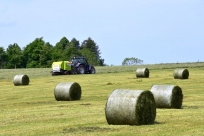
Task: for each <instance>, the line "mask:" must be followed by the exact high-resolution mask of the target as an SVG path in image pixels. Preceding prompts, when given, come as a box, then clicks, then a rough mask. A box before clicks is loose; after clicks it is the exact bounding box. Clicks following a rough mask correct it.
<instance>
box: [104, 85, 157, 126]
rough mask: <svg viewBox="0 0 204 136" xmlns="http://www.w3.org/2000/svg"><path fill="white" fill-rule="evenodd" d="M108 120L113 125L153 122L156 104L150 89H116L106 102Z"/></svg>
mask: <svg viewBox="0 0 204 136" xmlns="http://www.w3.org/2000/svg"><path fill="white" fill-rule="evenodd" d="M105 114H106V120H107V122H108V124H112V125H147V124H153V123H154V120H155V117H156V104H155V100H154V96H153V94H152V93H151V92H150V91H144V90H124V89H116V90H114V91H113V92H112V93H111V94H110V96H109V98H108V100H107V103H106V107H105Z"/></svg>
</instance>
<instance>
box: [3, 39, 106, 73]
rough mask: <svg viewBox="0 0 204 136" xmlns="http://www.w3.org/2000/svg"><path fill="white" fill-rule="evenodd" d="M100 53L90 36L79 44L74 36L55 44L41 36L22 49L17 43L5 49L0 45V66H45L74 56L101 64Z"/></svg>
mask: <svg viewBox="0 0 204 136" xmlns="http://www.w3.org/2000/svg"><path fill="white" fill-rule="evenodd" d="M100 54H101V52H100V49H99V46H98V45H97V44H96V43H95V42H94V40H92V39H91V38H90V37H89V38H88V39H87V40H84V41H83V42H82V43H81V44H80V43H79V41H78V40H77V39H75V38H72V39H71V41H69V40H68V39H67V38H66V37H63V38H62V39H61V40H60V41H59V42H57V43H56V45H55V46H53V45H51V44H50V43H49V42H45V41H44V40H43V37H41V38H36V39H35V40H34V41H33V42H31V43H30V44H28V45H26V47H24V48H23V49H21V48H20V46H19V45H18V44H17V43H14V44H10V45H9V46H8V48H7V49H6V50H5V49H4V48H3V47H0V68H8V69H11V68H47V67H51V65H52V62H54V61H62V60H71V58H72V57H74V56H83V57H85V58H87V59H88V62H89V63H90V65H94V66H103V65H105V64H104V59H102V58H101V56H100Z"/></svg>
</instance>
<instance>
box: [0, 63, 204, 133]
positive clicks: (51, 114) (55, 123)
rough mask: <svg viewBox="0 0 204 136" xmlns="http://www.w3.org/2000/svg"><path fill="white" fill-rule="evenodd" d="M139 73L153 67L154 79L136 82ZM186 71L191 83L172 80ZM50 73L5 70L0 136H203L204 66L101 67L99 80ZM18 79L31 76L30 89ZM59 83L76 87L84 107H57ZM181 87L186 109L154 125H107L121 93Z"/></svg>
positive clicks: (0, 72)
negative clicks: (109, 105)
mask: <svg viewBox="0 0 204 136" xmlns="http://www.w3.org/2000/svg"><path fill="white" fill-rule="evenodd" d="M138 67H148V68H149V70H150V77H149V78H136V76H135V70H136V68H138ZM177 67H179V68H187V69H188V70H189V73H190V76H189V79H187V80H180V79H174V78H173V71H174V69H175V68H177ZM50 71H51V69H49V68H44V69H43V68H39V69H0V93H1V95H0V100H1V102H0V135H2V136H4V135H5V136H11V135H12V136H13V135H18V136H28V135H29V136H37V135H40V136H41V135H42V136H48V135H50V136H66V135H73V136H76V135H83V136H84V135H92V136H95V135H109V136H115V135H118V136H123V135H127V136H131V135H132V136H133V135H165V136H166V135H185V136H188V135H189V136H191V135H204V131H203V130H204V127H203V126H204V117H203V113H204V63H184V64H157V65H156V64H155V65H140V66H129V67H128V66H126V67H125V66H107V67H96V71H97V73H96V74H91V75H90V74H85V75H68V76H67V75H62V76H51V74H50V73H49V72H50ZM17 74H27V75H28V76H29V78H30V83H29V85H28V86H14V85H13V78H14V76H15V75H17ZM59 82H77V83H79V84H80V86H81V88H82V97H81V99H80V100H79V101H56V100H55V98H54V88H55V86H56V85H57V84H58V83H59ZM155 84H167V85H178V86H180V87H181V88H182V91H183V95H184V99H183V105H182V109H157V115H156V119H155V124H153V125H141V126H129V125H108V123H107V121H106V118H105V104H106V101H107V99H108V97H109V95H110V93H111V92H112V91H113V90H114V89H117V88H124V89H134V90H150V88H151V86H152V85H155Z"/></svg>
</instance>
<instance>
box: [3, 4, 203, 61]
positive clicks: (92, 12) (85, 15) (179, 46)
mask: <svg viewBox="0 0 204 136" xmlns="http://www.w3.org/2000/svg"><path fill="white" fill-rule="evenodd" d="M203 5H204V0H0V46H1V47H4V49H5V50H6V49H7V47H8V45H9V44H13V43H17V44H18V45H19V46H20V47H21V48H23V47H25V46H26V45H28V44H29V43H30V42H32V41H34V40H35V38H40V37H43V40H44V41H45V42H50V43H51V44H52V45H53V46H55V44H56V43H57V42H59V41H60V39H61V38H62V37H64V36H65V37H67V39H69V40H71V39H72V38H76V39H77V40H79V41H80V43H81V42H83V41H84V40H86V39H87V38H88V37H91V38H92V39H93V40H94V41H95V42H96V43H97V45H98V46H99V49H100V50H101V57H102V58H104V59H105V64H108V65H121V64H122V61H123V60H124V59H125V58H126V57H135V58H139V59H141V60H144V64H155V63H156V64H158V63H176V62H197V61H204V57H203V56H204V55H203V52H204V8H203Z"/></svg>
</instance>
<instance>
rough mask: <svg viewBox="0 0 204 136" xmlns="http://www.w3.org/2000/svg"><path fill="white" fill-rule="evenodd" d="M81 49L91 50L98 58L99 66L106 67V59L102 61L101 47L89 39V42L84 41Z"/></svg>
mask: <svg viewBox="0 0 204 136" xmlns="http://www.w3.org/2000/svg"><path fill="white" fill-rule="evenodd" d="M81 49H82V50H83V49H88V50H90V51H91V52H92V53H93V54H94V55H95V57H96V61H97V62H96V63H95V64H97V65H101V66H103V65H104V59H101V56H100V54H101V53H100V50H99V46H98V45H97V44H96V43H95V42H94V41H93V40H92V39H91V38H90V37H89V38H88V39H87V40H84V41H83V42H82V45H81Z"/></svg>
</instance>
